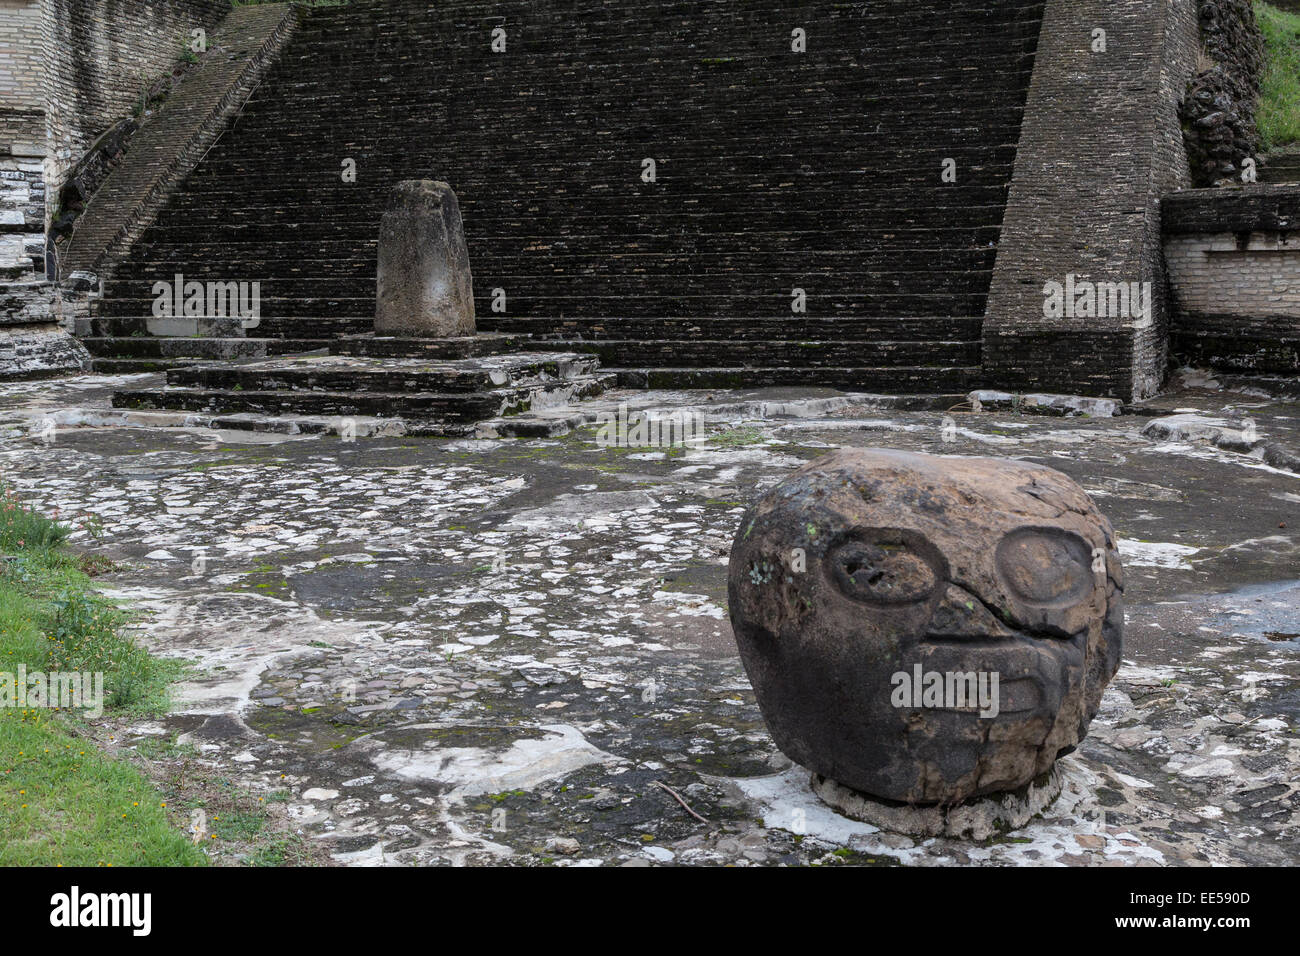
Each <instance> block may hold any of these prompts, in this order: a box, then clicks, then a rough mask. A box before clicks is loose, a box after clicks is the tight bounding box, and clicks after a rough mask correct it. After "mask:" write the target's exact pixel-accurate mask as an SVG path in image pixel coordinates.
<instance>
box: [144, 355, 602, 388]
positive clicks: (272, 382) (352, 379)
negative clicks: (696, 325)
mask: <svg viewBox="0 0 1300 956" xmlns="http://www.w3.org/2000/svg"><path fill="white" fill-rule="evenodd" d="M599 367H600V362H599V360H598V359H596V358H595V357H594V356H591V355H582V354H579V353H574V352H519V353H512V354H507V355H486V356H483V355H480V356H476V357H473V358H468V359H442V360H434V359H413V358H383V359H380V358H370V357H364V356H341V355H328V356H310V357H303V358H293V359H272V360H268V361H262V362H248V363H244V364H221V365H196V366H192V367H188V368H183V369H177V370H174V371H171V372H169V373H168V374H167V384H168V385H174V386H184V387H188V388H200V389H208V390H214V389H226V390H243V391H256V392H277V391H284V390H289V389H298V390H302V391H304V392H309V391H324V392H339V393H341V392H384V393H389V392H391V393H402V392H412V393H414V392H428V393H433V392H437V393H457V392H459V393H468V392H478V391H492V390H498V389H506V390H510V389H525V388H531V387H535V386H540V385H547V384H550V383H553V382H556V381H567V380H569V379H574V378H580V377H587V376H591V375H592V374H594V373H595V371H596V369H598V368H599Z"/></svg>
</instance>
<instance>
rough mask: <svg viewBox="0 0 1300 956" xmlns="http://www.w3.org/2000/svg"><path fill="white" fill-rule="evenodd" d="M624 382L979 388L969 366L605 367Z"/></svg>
mask: <svg viewBox="0 0 1300 956" xmlns="http://www.w3.org/2000/svg"><path fill="white" fill-rule="evenodd" d="M608 371H610V372H614V373H616V374H617V375H618V383H619V385H620V386H622V387H624V388H674V389H677V388H763V387H767V386H778V385H803V386H807V387H809V388H814V387H825V388H840V389H846V390H858V391H873V392H881V393H884V394H911V393H914V392H964V391H969V390H971V389H975V388H979V387H980V385H981V379H980V376H981V369H980V367H979V366H978V365H974V366H954V367H942V366H928V365H927V366H897V367H887V368H817V369H809V368H800V367H795V368H790V367H786V368H622V369H609V370H608Z"/></svg>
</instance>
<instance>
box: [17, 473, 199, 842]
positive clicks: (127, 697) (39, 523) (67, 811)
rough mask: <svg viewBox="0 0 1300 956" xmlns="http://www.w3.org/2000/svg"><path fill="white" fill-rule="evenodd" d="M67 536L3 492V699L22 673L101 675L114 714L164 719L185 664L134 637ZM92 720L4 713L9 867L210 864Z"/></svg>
mask: <svg viewBox="0 0 1300 956" xmlns="http://www.w3.org/2000/svg"><path fill="white" fill-rule="evenodd" d="M67 533H68V529H67V528H66V527H65V526H63V525H60V524H58V523H57V522H55V521H52V520H50V519H48V518H46V517H44V516H42V515H40V514H38V513H37V512H35V511H33V510H31V509H29V508H26V507H24V506H23V505H22V504H21V503H20V502H18V501H17V500H16V499H15V498H14V497H13V495H12V494H11V493H10V492H9V490H8V489H6V488H4V487H3V486H2V485H0V672H3V673H0V680H3V682H4V689H3V691H0V693H3V694H4V695H5V699H6V700H8V701H10V702H13V697H12V693H11V692H12V689H13V683H12V678H13V677H16V675H17V674H18V673H19V670H20V668H22V667H25V668H26V671H27V673H28V675H29V677H30V676H31V675H32V674H34V673H37V672H39V673H42V674H48V673H49V672H51V671H62V672H65V673H70V672H78V673H81V672H91V673H94V672H99V673H102V674H103V684H102V687H103V697H104V699H103V703H104V705H105V706H106V707H108V708H110V709H116V710H117V711H119V712H122V711H127V712H139V713H157V712H158V711H160V710H162V709H163V708H165V706H166V688H167V684H168V682H169V680H171V679H173V678H174V677H175V675H176V674H177V673H178V672H179V670H180V669H181V667H182V665H180V664H179V663H177V662H170V661H162V660H159V659H157V658H154V657H151V656H150V655H149V654H148V653H146V652H145V651H144V649H143V648H141V647H139V646H138V645H137V644H136V643H135V642H134V641H133V640H132V639H131V638H130V637H129V635H127V634H126V633H125V631H124V628H125V625H126V624H127V622H128V621H127V617H126V615H125V614H123V613H122V612H121V611H120V610H119V609H117V608H116V607H114V606H113V605H112V604H111V603H109V602H108V601H106V600H104V599H103V598H102V597H100V596H99V595H97V594H95V592H94V590H93V588H92V585H91V580H90V577H89V576H88V575H87V574H86V572H85V570H84V569H85V567H86V566H87V562H86V561H85V560H84V559H82V558H79V557H78V556H76V555H74V554H71V553H70V552H68V551H66V550H64V549H63V547H62V546H61V545H62V542H63V540H64V539H65V538H66V537H67ZM92 564H93V562H92ZM92 696H93V695H92ZM51 703H53V702H51ZM86 703H92V702H91V701H86ZM93 716H94V711H93V709H91V710H85V711H83V712H81V713H75V712H68V711H60V710H57V709H55V708H53V707H21V706H0V833H3V834H4V838H3V840H0V866H17V865H24V864H26V865H45V866H52V865H55V864H63V865H64V866H97V865H105V866H145V865H147V866H178V865H186V864H198V863H202V862H204V860H205V857H204V855H203V854H202V852H201V851H199V850H198V848H196V847H195V846H193V845H192V844H191V843H190V841H189V840H188V839H186V837H185V835H184V834H183V833H182V832H181V831H180V830H179V829H178V828H176V827H174V826H173V825H172V824H171V823H170V822H169V821H168V818H167V810H166V808H165V807H164V806H163V804H164V801H163V799H162V798H161V796H160V795H159V793H158V791H157V790H156V789H154V787H153V786H152V785H151V784H150V783H149V781H148V780H147V779H146V778H145V777H144V776H143V775H142V774H141V773H140V771H139V770H137V769H136V768H135V767H134V766H132V765H131V764H130V763H127V762H125V761H122V760H117V759H113V758H111V757H108V756H106V755H104V754H103V753H101V752H100V751H99V750H98V749H97V748H96V746H95V745H94V744H93V743H91V742H90V741H89V740H88V739H87V738H86V737H85V736H84V735H83V732H84V728H85V724H84V720H86V719H93Z"/></svg>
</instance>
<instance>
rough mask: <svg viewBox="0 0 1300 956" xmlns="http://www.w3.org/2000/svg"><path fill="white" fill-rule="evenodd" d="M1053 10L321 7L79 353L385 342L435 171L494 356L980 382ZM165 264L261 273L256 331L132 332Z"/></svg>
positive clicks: (909, 4)
mask: <svg viewBox="0 0 1300 956" xmlns="http://www.w3.org/2000/svg"><path fill="white" fill-rule="evenodd" d="M1042 8H1043V3H1042V2H1030V0H868V2H857V3H832V2H810V3H803V4H800V5H799V6H798V7H796V8H792V7H791V5H790V4H788V3H781V2H776V0H748V2H743V3H742V2H741V0H712V2H705V3H699V2H685V0H683V2H668V3H656V4H651V5H645V4H639V3H631V2H626V0H536V2H522V0H511V2H504V3H491V4H489V3H483V2H464V0H460V2H450V3H445V4H438V5H436V6H435V5H429V4H424V3H417V2H413V0H368V2H367V0H354V2H353V3H351V4H348V5H343V6H331V7H317V8H313V9H311V10H310V11H308V12H307V13H306V15H305V16H304V18H303V21H302V23H301V25H300V26H299V28H298V30H297V32H296V33H295V35H294V37H293V38H292V40H291V41H290V42H289V43H288V44H287V45H286V46H285V48H284V50H283V52H282V54H281V57H280V60H279V62H278V63H277V65H276V66H275V67H274V68H273V70H272V71H271V73H270V74H269V76H268V77H267V79H266V80H265V81H264V82H263V83H262V84H261V86H260V87H258V88H257V90H256V91H255V92H254V93H253V95H252V96H251V98H250V99H249V100H248V101H247V102H246V103H245V104H244V106H243V107H242V109H241V110H240V113H239V115H238V116H237V117H236V119H235V121H234V122H233V124H232V125H231V127H230V128H229V129H228V130H227V131H226V133H225V134H224V135H223V137H222V138H221V139H220V140H219V141H218V142H217V143H216V145H215V146H214V148H213V149H212V150H211V151H210V152H209V153H208V155H207V156H206V157H205V159H204V160H203V162H201V163H200V164H199V166H198V167H197V169H196V170H195V171H194V172H193V173H192V174H191V175H190V176H189V177H188V179H187V180H186V181H185V182H184V184H183V185H182V187H181V188H180V189H179V190H178V191H177V192H176V193H175V194H174V195H173V196H172V198H171V200H170V202H169V203H168V204H167V206H166V208H164V209H163V210H162V211H161V213H160V214H159V215H158V216H157V218H156V219H155V221H154V223H153V225H152V226H151V227H150V228H149V229H148V230H147V231H146V232H145V233H144V234H143V235H142V236H141V237H140V239H139V240H138V241H136V242H135V244H134V245H133V247H132V248H131V251H130V253H129V255H128V256H127V257H126V258H125V260H123V261H122V262H121V263H120V264H119V265H118V266H117V268H116V269H115V271H114V273H113V275H112V277H111V278H110V279H109V280H108V281H107V282H106V283H105V288H104V296H103V298H102V300H101V301H100V302H99V304H98V307H97V315H96V317H95V320H94V327H93V332H94V337H93V338H92V339H90V340H88V347H90V348H91V349H92V351H94V353H95V354H96V355H97V356H98V357H99V358H98V359H97V361H98V362H99V363H100V367H102V368H105V369H113V370H118V371H122V370H126V369H127V368H129V367H135V368H140V369H144V368H147V367H148V368H152V367H159V366H161V365H165V364H175V363H178V362H181V361H184V359H185V356H184V355H183V354H182V353H183V352H185V351H186V350H189V351H190V352H191V353H192V356H191V357H192V358H193V359H216V358H222V357H225V353H226V352H227V351H230V350H234V352H238V354H253V355H255V356H257V357H261V356H262V355H266V356H272V355H275V354H279V353H281V352H291V351H296V350H304V349H308V348H320V347H323V346H328V345H329V344H330V342H331V340H335V339H337V338H338V337H340V336H348V335H356V334H358V333H364V332H366V331H369V330H370V329H371V327H372V317H373V315H374V307H375V300H374V297H375V248H376V237H377V232H378V222H379V216H380V212H381V210H382V208H383V204H384V202H385V200H386V198H387V195H388V192H389V189H390V188H391V186H392V185H393V183H395V182H397V181H399V180H402V179H410V178H436V179H441V180H444V181H447V182H449V183H451V184H452V185H453V187H454V188H455V190H456V192H457V195H458V197H459V200H460V207H461V211H462V213H463V216H464V221H465V229H466V235H467V240H468V244H469V250H470V261H471V264H472V266H473V270H474V278H475V294H476V308H477V312H478V316H479V322H478V325H479V329H480V331H482V332H487V333H498V334H500V335H502V336H504V338H503V339H498V340H496V341H497V343H498V344H499V345H501V346H502V347H505V348H516V349H522V350H525V351H528V352H537V351H554V352H557V353H562V354H563V353H582V354H584V355H587V356H589V357H596V358H599V360H600V362H601V363H602V366H603V367H605V368H607V369H609V370H611V371H613V372H615V373H617V376H618V380H619V381H620V382H621V383H622V384H625V385H633V386H649V387H685V386H701V387H704V386H707V387H726V386H737V385H755V386H757V385H779V384H795V385H830V386H835V387H840V388H846V389H853V388H861V389H871V390H875V391H894V392H917V391H965V390H967V389H969V388H971V387H975V386H977V385H979V384H980V345H979V343H980V326H981V318H982V316H983V311H984V304H985V299H986V296H987V293H988V287H989V281H990V276H991V271H992V268H993V263H994V257H995V254H996V246H997V240H998V236H999V229H1000V225H1001V221H1002V214H1003V210H1004V208H1005V204H1006V195H1007V185H1008V183H1009V181H1010V178H1011V171H1012V165H1013V163H1014V160H1015V153H1016V144H1017V142H1018V139H1019V131H1020V120H1021V114H1022V111H1023V105H1024V99H1025V93H1026V88H1027V85H1028V81H1029V77H1030V72H1031V70H1032V67H1033V54H1034V50H1035V47H1036V43H1037V38H1038V29H1039V24H1040V18H1041V14H1042ZM496 27H502V28H504V29H505V30H506V44H507V46H506V51H505V52H504V53H494V52H492V50H491V48H490V44H491V39H492V31H493V29H494V28H496ZM795 28H801V29H803V30H804V31H806V36H807V52H806V53H793V52H791V32H792V30H794V29H795ZM644 159H653V160H654V161H655V163H656V174H657V178H656V181H655V182H652V183H648V182H644V181H643V180H642V171H643V160H644ZM947 159H951V160H954V161H955V163H956V175H957V179H956V182H944V181H943V180H942V177H941V173H942V170H943V164H944V161H945V160H947ZM347 160H352V161H355V163H356V182H355V183H349V182H345V181H344V179H343V177H342V175H341V172H342V169H343V165H344V163H345V161H347ZM175 273H183V274H184V275H185V277H186V278H187V279H191V278H193V279H199V280H216V281H259V282H260V283H261V292H262V299H261V304H262V310H261V322H260V325H259V326H258V328H257V329H256V330H255V334H256V335H257V336H258V337H259V338H258V339H257V340H250V341H249V342H248V343H241V344H239V345H237V346H236V345H229V344H201V343H200V342H198V341H197V340H195V339H194V338H193V337H192V336H191V337H190V339H191V341H189V342H186V343H184V344H179V343H170V344H159V345H157V346H154V345H146V344H143V342H142V341H141V340H142V339H143V340H144V341H149V340H150V339H148V338H145V337H146V336H149V335H150V332H151V320H150V319H149V318H146V317H147V316H149V314H150V306H151V303H152V296H151V292H150V290H151V287H152V284H153V283H154V282H155V281H157V280H159V279H167V280H169V279H171V277H172V276H173V275H174V274H175ZM796 289H802V290H804V293H805V296H806V312H803V313H796V312H793V311H792V308H791V303H792V301H793V298H794V295H795V292H794V290H796ZM494 290H504V296H505V305H504V311H493V305H494V302H499V296H500V293H499V292H495V291H494ZM363 347H364V346H359V345H357V344H356V343H355V342H353V343H352V345H350V346H340V345H338V343H335V346H334V351H335V352H336V353H342V352H345V351H348V350H349V349H351V350H353V351H354V352H355V350H356V349H358V348H363ZM375 347H376V348H380V349H382V348H383V346H375ZM243 349H249V350H251V353H245V352H243V351H240V350H243ZM263 349H265V351H264V352H263V351H261V350H263ZM234 352H232V353H231V354H234ZM123 363H135V365H134V366H131V365H128V364H123ZM172 385H173V386H180V382H179V380H178V381H176V382H173V383H172ZM184 387H196V386H193V385H186V386H184ZM141 400H143V399H141Z"/></svg>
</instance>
